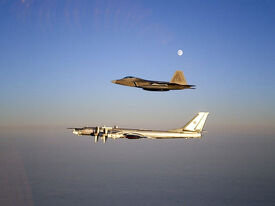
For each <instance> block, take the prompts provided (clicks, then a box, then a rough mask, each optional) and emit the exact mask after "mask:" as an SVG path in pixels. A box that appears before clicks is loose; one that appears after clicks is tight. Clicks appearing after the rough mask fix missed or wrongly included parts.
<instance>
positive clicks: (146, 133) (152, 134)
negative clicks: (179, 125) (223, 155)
mask: <svg viewBox="0 0 275 206" xmlns="http://www.w3.org/2000/svg"><path fill="white" fill-rule="evenodd" d="M120 132H121V133H123V134H127V135H137V136H141V137H145V138H146V137H147V138H152V139H170V138H199V137H201V133H199V132H191V131H184V132H169V131H157V130H135V129H120Z"/></svg>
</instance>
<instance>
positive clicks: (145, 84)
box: [112, 71, 195, 91]
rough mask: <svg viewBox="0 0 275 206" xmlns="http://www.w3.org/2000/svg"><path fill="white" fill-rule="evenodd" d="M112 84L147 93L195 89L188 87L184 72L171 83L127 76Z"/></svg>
mask: <svg viewBox="0 0 275 206" xmlns="http://www.w3.org/2000/svg"><path fill="white" fill-rule="evenodd" d="M112 83H115V84H121V85H124V86H129V87H138V88H142V89H144V90H147V91H169V90H181V89H195V85H188V84H187V82H186V80H185V78H184V75H183V72H182V71H176V72H175V74H174V76H173V78H172V79H171V81H170V82H164V81H152V80H145V79H140V78H137V77H132V76H127V77H124V78H122V79H118V80H113V81H112Z"/></svg>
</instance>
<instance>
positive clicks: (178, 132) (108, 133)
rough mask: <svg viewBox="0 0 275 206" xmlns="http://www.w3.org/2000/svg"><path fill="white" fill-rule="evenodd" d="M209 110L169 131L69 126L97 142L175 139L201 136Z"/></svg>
mask: <svg viewBox="0 0 275 206" xmlns="http://www.w3.org/2000/svg"><path fill="white" fill-rule="evenodd" d="M208 114H209V112H199V113H198V114H197V115H196V116H195V117H194V118H193V119H191V120H190V121H189V122H188V123H187V124H186V125H185V126H183V127H181V128H179V129H172V130H168V131H161V130H144V129H124V128H118V127H116V126H115V127H106V126H103V127H83V128H68V129H73V133H74V134H76V135H79V136H82V135H88V136H94V138H95V142H97V141H98V139H99V137H101V139H102V141H103V143H105V142H106V140H107V138H112V139H119V138H127V139H141V138H149V139H175V138H201V137H202V132H203V127H204V124H205V122H206V119H207V116H208Z"/></svg>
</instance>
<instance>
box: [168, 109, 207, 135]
mask: <svg viewBox="0 0 275 206" xmlns="http://www.w3.org/2000/svg"><path fill="white" fill-rule="evenodd" d="M208 114H209V112H199V113H198V114H197V115H196V116H195V117H194V118H193V119H191V120H190V121H189V122H188V123H187V124H186V125H185V126H183V127H182V128H179V129H175V130H171V131H176V132H183V131H192V132H201V131H202V129H203V126H204V124H205V122H206V119H207V116H208Z"/></svg>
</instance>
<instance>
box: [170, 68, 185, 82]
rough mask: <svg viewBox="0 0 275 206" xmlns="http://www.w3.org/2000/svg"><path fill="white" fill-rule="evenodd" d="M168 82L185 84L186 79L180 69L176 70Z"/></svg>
mask: <svg viewBox="0 0 275 206" xmlns="http://www.w3.org/2000/svg"><path fill="white" fill-rule="evenodd" d="M170 83H176V84H182V85H187V82H186V79H185V77H184V75H183V72H182V71H176V72H175V74H174V76H173V78H172V79H171V81H170Z"/></svg>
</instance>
